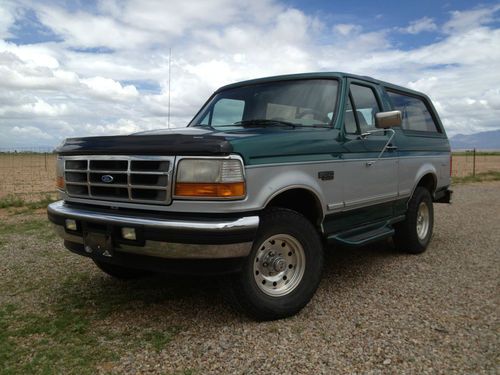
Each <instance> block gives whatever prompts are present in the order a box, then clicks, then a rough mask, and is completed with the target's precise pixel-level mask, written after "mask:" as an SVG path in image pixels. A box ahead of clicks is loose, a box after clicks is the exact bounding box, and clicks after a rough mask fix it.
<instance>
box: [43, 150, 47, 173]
mask: <svg viewBox="0 0 500 375" xmlns="http://www.w3.org/2000/svg"><path fill="white" fill-rule="evenodd" d="M44 156H45V170H47V153H46V152H44Z"/></svg>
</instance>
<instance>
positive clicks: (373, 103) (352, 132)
mask: <svg viewBox="0 0 500 375" xmlns="http://www.w3.org/2000/svg"><path fill="white" fill-rule="evenodd" d="M381 111H382V106H381V103H380V100H379V98H378V95H377V90H376V87H375V86H373V85H370V84H368V83H367V82H360V81H354V80H352V81H350V82H349V96H348V99H347V105H346V108H345V113H344V130H345V138H346V140H345V143H344V150H345V152H344V154H343V158H344V162H345V164H346V169H345V176H344V177H345V179H344V194H343V195H344V210H346V211H347V210H355V211H353V212H354V215H355V216H357V219H356V220H354V221H357V223H359V224H361V223H364V222H366V223H368V222H373V221H378V220H382V219H385V218H390V217H391V216H392V215H393V202H394V200H395V199H396V198H397V196H398V158H397V150H396V147H395V145H394V142H393V143H392V144H391V145H390V147H389V149H388V150H386V151H385V152H384V153H383V154H382V157H381V158H380V159H378V160H377V158H378V156H379V154H380V152H381V151H382V149H383V148H384V146H385V145H386V143H387V141H388V140H389V137H390V135H391V133H390V132H386V133H384V132H378V133H375V134H373V135H367V136H363V137H361V134H363V133H367V132H369V131H371V130H375V129H376V128H375V113H377V112H381Z"/></svg>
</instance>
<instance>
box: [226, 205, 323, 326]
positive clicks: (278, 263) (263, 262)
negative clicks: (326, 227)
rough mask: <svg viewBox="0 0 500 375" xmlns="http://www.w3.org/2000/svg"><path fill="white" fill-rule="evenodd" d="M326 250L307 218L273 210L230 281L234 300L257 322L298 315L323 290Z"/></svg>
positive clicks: (267, 215)
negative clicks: (321, 287)
mask: <svg viewBox="0 0 500 375" xmlns="http://www.w3.org/2000/svg"><path fill="white" fill-rule="evenodd" d="M322 269H323V246H322V243H321V240H320V237H319V235H318V232H317V231H316V229H315V228H314V226H313V225H312V224H311V222H310V221H309V220H307V219H306V218H305V217H304V216H303V215H301V214H299V213H297V212H295V211H292V210H288V209H283V208H272V209H269V210H266V211H265V212H264V214H263V215H262V216H261V220H260V225H259V229H258V232H257V235H256V238H255V240H254V244H253V248H252V251H251V253H250V255H249V256H248V257H247V258H246V260H245V263H244V265H243V269H242V271H241V272H240V273H239V274H237V275H234V276H233V277H232V278H231V279H230V280H229V290H228V296H229V297H230V302H232V304H233V305H234V306H235V307H236V308H238V309H239V310H240V311H242V312H243V313H245V314H247V315H249V316H250V317H252V318H254V319H256V320H274V319H281V318H286V317H289V316H292V315H294V314H296V313H297V312H299V311H300V310H301V309H302V308H303V307H304V306H305V305H306V304H307V303H308V302H309V301H310V299H311V298H312V296H313V295H314V292H315V291H316V289H317V288H318V285H319V282H320V280H321V273H322Z"/></svg>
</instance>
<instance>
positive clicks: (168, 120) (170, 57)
mask: <svg viewBox="0 0 500 375" xmlns="http://www.w3.org/2000/svg"><path fill="white" fill-rule="evenodd" d="M171 63H172V48H169V49H168V119H167V128H168V129H170V79H171V78H170V77H171V76H172V75H171V73H170V70H171Z"/></svg>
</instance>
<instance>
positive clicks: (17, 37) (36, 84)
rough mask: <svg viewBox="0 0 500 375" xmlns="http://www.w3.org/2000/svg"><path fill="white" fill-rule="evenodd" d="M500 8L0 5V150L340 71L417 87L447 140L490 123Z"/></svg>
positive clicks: (497, 83) (176, 118) (121, 129)
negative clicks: (230, 91)
mask: <svg viewBox="0 0 500 375" xmlns="http://www.w3.org/2000/svg"><path fill="white" fill-rule="evenodd" d="M498 46H500V2H499V1H481V2H474V1H441V2H439V1H429V0H420V1H417V2H415V1H384V0H379V1H356V2H349V1H319V0H309V1H299V0H282V1H279V0H252V1H250V0H242V1H234V0H191V1H185V2H168V1H167V2H166V1H159V0H158V1H157V0H124V1H115V0H102V1H52V2H51V1H43V2H36V1H27V0H20V1H11V0H3V1H2V2H0V74H1V76H2V80H0V134H2V137H0V148H14V147H23V146H29V147H37V146H52V145H55V144H57V143H59V142H60V140H61V139H62V138H64V137H72V136H82V135H101V134H124V133H129V132H133V131H139V130H146V129H154V128H161V127H165V126H166V114H167V103H168V90H167V88H168V81H167V78H168V50H169V48H172V51H173V60H172V83H171V87H172V92H171V103H172V126H185V125H186V124H187V122H188V121H189V120H190V118H191V117H192V115H193V114H194V113H195V112H196V110H197V109H198V107H199V106H200V105H201V104H202V103H203V102H204V101H205V99H206V98H207V97H208V95H210V93H211V92H212V91H213V90H215V89H216V88H217V87H219V86H221V85H223V84H227V83H230V82H233V81H238V80H244V79H250V78H255V77H261V76H268V75H276V74H286V73H298V72H306V71H349V72H353V73H357V74H362V75H371V76H374V77H376V78H380V79H384V80H388V81H391V82H394V83H397V84H401V85H404V86H409V87H411V88H414V89H417V90H421V91H424V92H426V93H427V94H428V95H430V96H431V98H432V99H433V100H434V102H435V103H436V106H437V108H438V111H439V113H440V115H441V117H442V119H443V121H444V123H445V126H446V128H447V130H448V133H449V134H451V135H453V134H457V133H473V132H478V131H484V130H491V129H498V128H500V123H499V120H498V118H500V116H499V115H500V69H499V68H500V66H499V65H500V63H499V61H500V48H498Z"/></svg>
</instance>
